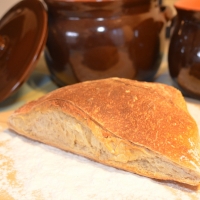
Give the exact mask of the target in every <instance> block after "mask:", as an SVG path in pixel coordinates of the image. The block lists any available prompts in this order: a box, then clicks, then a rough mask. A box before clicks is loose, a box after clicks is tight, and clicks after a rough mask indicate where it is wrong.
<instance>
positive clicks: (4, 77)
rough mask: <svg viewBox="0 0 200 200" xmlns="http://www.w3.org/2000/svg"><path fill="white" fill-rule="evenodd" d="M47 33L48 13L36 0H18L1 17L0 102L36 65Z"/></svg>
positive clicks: (20, 83) (15, 88) (26, 77)
mask: <svg viewBox="0 0 200 200" xmlns="http://www.w3.org/2000/svg"><path fill="white" fill-rule="evenodd" d="M46 37H47V15H46V12H45V9H44V7H43V5H42V3H41V2H40V1H38V0H30V1H21V2H19V3H18V4H16V5H15V6H14V7H13V8H11V9H10V10H9V11H8V12H7V13H6V14H5V15H4V16H3V17H2V19H1V21H0V102H1V101H3V100H5V99H6V98H7V97H8V96H10V95H11V94H13V93H14V92H15V91H16V90H17V89H18V88H19V87H20V86H21V85H22V84H23V83H24V82H25V81H26V80H27V79H28V78H29V75H30V74H31V72H32V71H33V69H34V67H35V63H36V61H37V60H38V58H39V55H40V53H41V51H42V50H43V47H44V44H45V42H46Z"/></svg>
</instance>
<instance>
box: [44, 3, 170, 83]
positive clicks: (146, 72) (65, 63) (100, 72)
mask: <svg viewBox="0 0 200 200" xmlns="http://www.w3.org/2000/svg"><path fill="white" fill-rule="evenodd" d="M44 1H45V3H46V4H47V7H48V16H49V23H48V27H49V36H48V40H47V45H46V46H47V48H46V51H45V57H46V61H47V65H48V67H49V70H50V72H51V74H52V78H53V80H54V81H55V82H56V83H57V84H58V85H59V86H64V85H68V84H73V83H76V82H81V81H86V80H93V79H101V78H107V77H123V78H129V79H137V80H151V79H152V78H153V77H154V75H155V73H156V72H157V70H158V68H159V65H160V62H161V58H162V54H163V47H164V45H163V44H164V36H165V33H164V24H165V23H166V18H165V12H164V11H163V10H161V8H160V7H159V5H158V3H157V1H155V0H131V1H130V0H118V1H109V0H105V1H101V2H100V1H92V0H88V1H81V0H80V1H66V0H62V1H56V0H44Z"/></svg>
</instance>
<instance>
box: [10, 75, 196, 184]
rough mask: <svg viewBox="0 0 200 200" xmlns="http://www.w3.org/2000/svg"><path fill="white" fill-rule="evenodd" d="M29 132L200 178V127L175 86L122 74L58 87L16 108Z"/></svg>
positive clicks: (103, 157) (15, 119)
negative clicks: (144, 80) (134, 78)
mask: <svg viewBox="0 0 200 200" xmlns="http://www.w3.org/2000/svg"><path fill="white" fill-rule="evenodd" d="M8 123H9V127H10V128H11V129H13V130H14V131H16V132H17V133H19V134H21V135H24V136H26V137H28V138H31V139H34V140H37V141H40V142H43V143H46V144H48V145H52V146H55V147H58V148H60V149H63V150H66V151H69V152H72V153H75V154H78V155H81V156H84V157H87V158H89V159H91V160H94V161H97V162H100V163H102V164H106V165H109V166H112V167H116V168H119V169H122V170H126V171H129V172H133V173H136V174H139V175H142V176H147V177H150V178H155V179H162V180H173V181H178V182H182V183H186V184H190V185H198V184H199V183H200V148H199V145H200V141H199V135H198V127H197V124H196V122H195V121H194V119H193V118H192V117H191V116H190V114H189V112H188V110H187V106H186V103H185V101H184V98H183V97H182V95H181V93H180V92H179V91H178V90H176V89H175V88H173V87H171V86H167V85H164V84H158V83H147V82H137V81H133V80H126V79H120V78H108V79H102V80H95V81H88V82H83V83H78V84H74V85H71V86H66V87H63V88H60V89H57V90H55V91H53V92H51V93H49V94H47V95H45V96H43V97H42V98H40V99H38V100H36V101H32V102H30V103H28V104H26V105H24V106H23V107H21V108H19V109H18V110H16V111H15V112H14V113H13V114H12V115H11V116H10V118H9V122H8Z"/></svg>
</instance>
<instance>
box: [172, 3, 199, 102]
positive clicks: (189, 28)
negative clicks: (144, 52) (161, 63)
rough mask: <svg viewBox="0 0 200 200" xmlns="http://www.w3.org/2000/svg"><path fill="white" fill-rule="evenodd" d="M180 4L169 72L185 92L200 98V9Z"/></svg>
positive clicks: (173, 35)
mask: <svg viewBox="0 0 200 200" xmlns="http://www.w3.org/2000/svg"><path fill="white" fill-rule="evenodd" d="M180 3H181V2H180ZM180 3H179V4H180ZM183 3H184V1H183ZM179 4H178V5H179ZM180 5H182V4H180ZM180 5H179V7H177V6H176V9H177V17H176V20H175V24H174V32H173V34H172V38H171V42H170V47H169V54H168V55H169V56H168V61H169V72H170V75H171V77H172V78H173V79H174V81H175V82H176V83H178V85H179V86H180V89H182V91H183V92H184V94H186V95H189V96H191V97H194V98H198V99H200V26H199V24H200V11H197V10H194V11H192V10H190V9H187V8H185V7H184V4H183V5H182V6H181V7H180ZM190 5H192V4H190ZM199 5H200V4H199ZM199 9H200V7H199Z"/></svg>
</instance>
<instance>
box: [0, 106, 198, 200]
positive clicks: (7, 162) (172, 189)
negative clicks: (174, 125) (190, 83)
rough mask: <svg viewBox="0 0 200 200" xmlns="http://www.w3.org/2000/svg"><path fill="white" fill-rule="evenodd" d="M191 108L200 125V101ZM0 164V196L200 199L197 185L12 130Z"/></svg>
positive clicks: (1, 136) (1, 146) (4, 135)
mask: <svg viewBox="0 0 200 200" xmlns="http://www.w3.org/2000/svg"><path fill="white" fill-rule="evenodd" d="M189 111H190V112H191V114H192V115H193V116H194V117H195V120H196V121H197V122H198V124H200V105H193V104H191V103H189ZM0 169H1V170H0V199H3V198H2V197H5V196H7V199H15V200H90V199H92V200H105V199H106V200H107V199H108V200H112V199H113V200H118V199H119V200H133V199H134V200H137V199H139V200H146V199H148V200H151V199H152V200H156V199H159V200H165V199H166V200H169V199H170V200H173V199H181V200H190V199H200V192H199V191H198V190H197V188H194V187H189V186H185V185H181V184H177V183H173V182H165V181H156V180H153V179H150V178H146V177H142V176H139V175H136V174H132V173H129V172H125V171H122V170H117V169H115V168H112V167H107V166H104V165H102V164H99V163H96V162H93V161H90V160H88V159H86V158H83V157H80V156H77V155H74V154H71V153H67V152H65V151H62V150H59V149H56V148H54V147H51V146H48V145H44V144H41V143H39V142H35V141H33V140H30V139H27V138H25V137H22V136H19V135H17V134H15V133H13V132H11V131H9V130H3V131H1V132H0ZM5 199H6V198H5Z"/></svg>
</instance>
